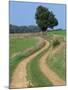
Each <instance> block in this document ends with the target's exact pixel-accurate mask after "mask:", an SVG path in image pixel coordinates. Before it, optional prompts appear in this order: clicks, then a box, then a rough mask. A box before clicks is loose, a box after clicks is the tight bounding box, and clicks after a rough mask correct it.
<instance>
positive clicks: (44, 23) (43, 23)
mask: <svg viewBox="0 0 68 90" xmlns="http://www.w3.org/2000/svg"><path fill="white" fill-rule="evenodd" d="M35 19H36V23H37V25H38V26H39V27H40V29H41V30H42V31H47V28H51V29H53V28H54V26H57V25H58V20H57V19H56V17H55V15H54V14H53V12H52V11H49V10H48V8H46V7H43V6H38V7H37V9H36V13H35Z"/></svg>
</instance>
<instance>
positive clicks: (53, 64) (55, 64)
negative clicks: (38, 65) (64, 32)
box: [47, 48, 65, 80]
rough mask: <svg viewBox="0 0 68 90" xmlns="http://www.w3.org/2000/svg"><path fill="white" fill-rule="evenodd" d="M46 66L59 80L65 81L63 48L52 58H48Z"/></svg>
mask: <svg viewBox="0 0 68 90" xmlns="http://www.w3.org/2000/svg"><path fill="white" fill-rule="evenodd" d="M47 64H48V65H49V67H50V68H51V69H52V70H54V71H55V72H56V73H57V74H58V75H59V76H60V78H62V79H63V80H65V48H61V49H60V50H59V52H58V53H56V54H55V55H53V57H49V58H48V60H47Z"/></svg>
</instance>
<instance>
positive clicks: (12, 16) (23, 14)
mask: <svg viewBox="0 0 68 90" xmlns="http://www.w3.org/2000/svg"><path fill="white" fill-rule="evenodd" d="M39 5H42V6H44V7H47V8H48V9H49V10H50V11H52V12H53V13H54V15H55V17H56V18H57V19H58V22H59V24H58V26H56V27H55V29H58V28H61V29H65V28H66V25H65V23H66V20H65V18H66V14H65V12H66V6H65V5H64V4H49V3H38V2H36V3H35V2H19V1H10V3H9V23H10V24H13V25H18V26H22V25H26V26H28V25H36V20H35V12H36V8H37V7H38V6H39Z"/></svg>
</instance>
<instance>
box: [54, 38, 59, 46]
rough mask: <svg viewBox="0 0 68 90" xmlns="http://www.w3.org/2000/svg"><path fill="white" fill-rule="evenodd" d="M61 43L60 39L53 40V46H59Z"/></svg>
mask: <svg viewBox="0 0 68 90" xmlns="http://www.w3.org/2000/svg"><path fill="white" fill-rule="evenodd" d="M59 44H60V41H59V40H57V39H56V40H54V41H53V47H56V46H58V45H59Z"/></svg>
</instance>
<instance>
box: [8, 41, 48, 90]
mask: <svg viewBox="0 0 68 90" xmlns="http://www.w3.org/2000/svg"><path fill="white" fill-rule="evenodd" d="M45 43H46V44H45V46H44V47H43V48H42V49H40V50H39V51H37V52H36V53H34V54H32V55H31V56H29V57H27V58H26V59H24V60H22V61H21V62H20V63H19V64H18V66H17V68H16V70H15V72H14V73H13V76H12V81H11V84H10V88H25V87H28V83H29V82H28V81H27V78H26V76H27V70H26V67H27V64H28V63H29V62H30V61H31V60H32V59H33V58H34V57H36V56H37V55H38V54H39V53H41V52H42V51H44V50H45V49H46V48H47V47H48V46H49V42H48V41H47V40H45Z"/></svg>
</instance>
